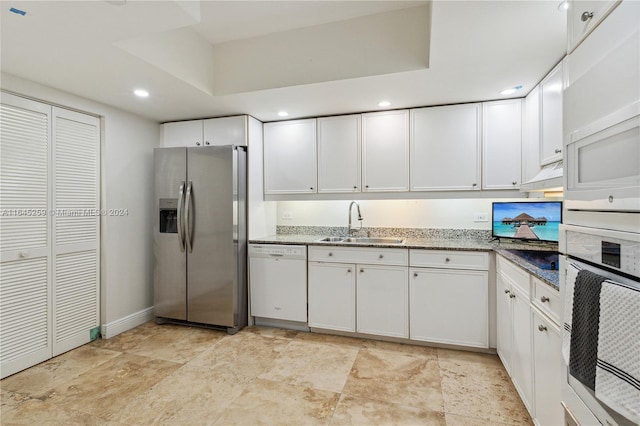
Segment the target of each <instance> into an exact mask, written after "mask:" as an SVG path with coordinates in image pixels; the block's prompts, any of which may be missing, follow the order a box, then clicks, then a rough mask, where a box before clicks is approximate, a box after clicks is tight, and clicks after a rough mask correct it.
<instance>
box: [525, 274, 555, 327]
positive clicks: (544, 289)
mask: <svg viewBox="0 0 640 426" xmlns="http://www.w3.org/2000/svg"><path fill="white" fill-rule="evenodd" d="M531 279H532V281H533V298H532V299H533V304H534V305H535V306H536V307H537V308H539V309H540V310H541V311H542V312H544V313H545V314H547V315H548V316H549V318H551V319H552V320H554V321H555V322H556V323H558V324H559V323H560V312H561V307H560V292H559V291H558V290H556V289H554V288H552V287H550V286H549V285H548V284H545V283H544V282H543V281H541V280H539V279H538V278H536V277H531Z"/></svg>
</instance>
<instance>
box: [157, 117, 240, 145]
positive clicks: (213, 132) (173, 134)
mask: <svg viewBox="0 0 640 426" xmlns="http://www.w3.org/2000/svg"><path fill="white" fill-rule="evenodd" d="M207 145H239V146H246V145H247V116H246V115H236V116H233V117H222V118H209V119H207V120H191V121H176V122H172V123H164V124H163V125H162V146H163V147H165V148H171V147H181V146H207Z"/></svg>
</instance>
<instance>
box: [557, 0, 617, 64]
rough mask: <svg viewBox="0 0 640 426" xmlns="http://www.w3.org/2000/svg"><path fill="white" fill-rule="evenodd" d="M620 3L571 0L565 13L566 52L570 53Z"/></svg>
mask: <svg viewBox="0 0 640 426" xmlns="http://www.w3.org/2000/svg"><path fill="white" fill-rule="evenodd" d="M620 1H621V0H596V1H587V0H579V1H577V0H571V1H570V2H569V10H568V11H567V36H568V37H567V39H568V43H567V44H568V45H567V52H569V53H571V51H572V50H573V49H575V48H576V46H578V44H580V42H582V40H584V38H585V37H586V36H587V35H588V34H589V33H590V32H591V31H592V30H593V29H594V28H595V27H596V26H597V25H598V24H599V23H600V21H602V19H604V18H605V17H606V16H607V14H609V12H611V10H612V9H613V8H614V7H615V6H617V5H618V3H620Z"/></svg>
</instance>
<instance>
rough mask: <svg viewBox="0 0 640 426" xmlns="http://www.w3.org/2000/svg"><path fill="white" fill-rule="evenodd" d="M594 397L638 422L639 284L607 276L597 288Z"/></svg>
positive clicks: (639, 374)
mask: <svg viewBox="0 0 640 426" xmlns="http://www.w3.org/2000/svg"><path fill="white" fill-rule="evenodd" d="M595 392H596V398H598V399H599V400H600V401H602V402H604V403H605V404H607V405H608V406H609V407H611V408H613V409H614V410H616V411H617V412H618V413H620V414H622V415H623V416H625V417H626V418H628V419H629V420H631V421H633V422H634V423H637V424H640V288H639V287H631V286H629V285H625V284H621V283H617V282H614V281H611V280H606V281H604V282H603V283H602V290H601V291H600V325H599V332H598V360H597V368H596V377H595Z"/></svg>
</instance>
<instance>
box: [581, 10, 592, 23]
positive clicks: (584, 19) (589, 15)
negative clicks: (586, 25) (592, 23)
mask: <svg viewBox="0 0 640 426" xmlns="http://www.w3.org/2000/svg"><path fill="white" fill-rule="evenodd" d="M591 18H593V12H582V15H581V16H580V20H581V21H582V22H587V21H588V20H589V19H591Z"/></svg>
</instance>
